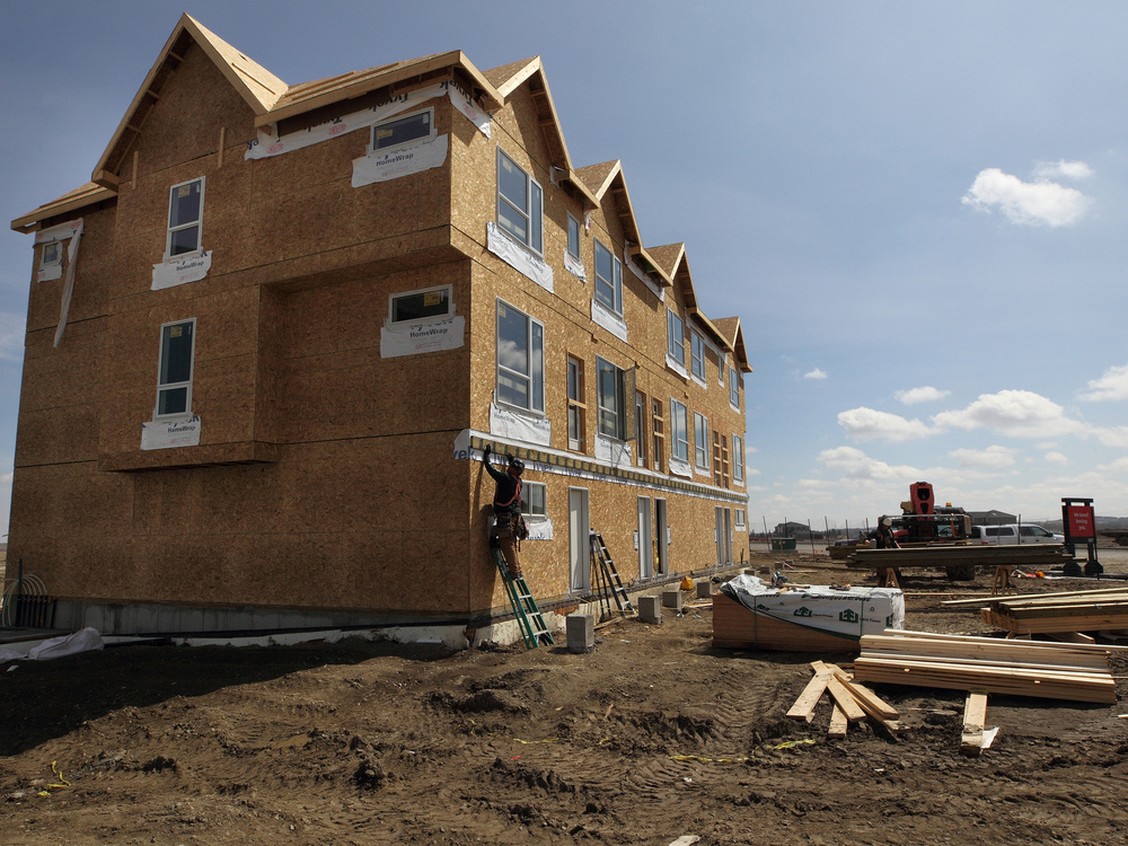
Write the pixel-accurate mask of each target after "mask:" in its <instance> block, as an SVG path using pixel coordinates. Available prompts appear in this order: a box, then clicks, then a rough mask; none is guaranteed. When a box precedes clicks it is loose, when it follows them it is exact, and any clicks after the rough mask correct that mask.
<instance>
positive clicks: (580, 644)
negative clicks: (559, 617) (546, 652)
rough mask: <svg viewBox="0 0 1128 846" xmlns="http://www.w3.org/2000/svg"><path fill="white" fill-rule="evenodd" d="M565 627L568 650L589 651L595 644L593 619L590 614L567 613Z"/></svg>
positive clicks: (576, 651)
mask: <svg viewBox="0 0 1128 846" xmlns="http://www.w3.org/2000/svg"><path fill="white" fill-rule="evenodd" d="M565 627H566V630H567V633H568V651H569V652H575V653H579V652H590V651H591V650H592V648H593V647H594V646H595V620H594V618H593V617H592V616H591V615H590V614H569V615H568V616H567V617H566V618H565Z"/></svg>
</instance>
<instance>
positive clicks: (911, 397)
mask: <svg viewBox="0 0 1128 846" xmlns="http://www.w3.org/2000/svg"><path fill="white" fill-rule="evenodd" d="M950 393H951V391H942V390H940V389H939V388H934V387H932V386H931V385H922V386H921V387H919V388H909V389H908V390H906V391H897V393H896V394H894V396H896V397H897V399H898V401H899V402H901V403H903V404H905V405H916V404H917V403H922V402H935V401H936V400H942V399H944V397H946V396H948V394H950Z"/></svg>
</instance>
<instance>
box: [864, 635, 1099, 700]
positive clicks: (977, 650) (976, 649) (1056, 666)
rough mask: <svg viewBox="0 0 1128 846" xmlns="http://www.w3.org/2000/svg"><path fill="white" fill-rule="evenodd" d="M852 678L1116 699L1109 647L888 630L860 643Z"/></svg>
mask: <svg viewBox="0 0 1128 846" xmlns="http://www.w3.org/2000/svg"><path fill="white" fill-rule="evenodd" d="M854 677H855V678H856V679H857V680H859V681H866V682H879V683H886V684H901V685H910V686H914V687H936V688H942V689H946V690H979V691H984V692H990V693H1002V694H1008V695H1012V696H1034V697H1039V698H1044V699H1062V700H1068V701H1072V702H1099V703H1102V704H1113V703H1115V702H1116V682H1115V681H1114V680H1113V678H1112V674H1111V673H1110V672H1109V662H1108V650H1106V649H1104V648H1102V647H1100V646H1095V645H1089V644H1075V643H1045V642H1039V641H1026V640H1003V639H1000V638H991V637H969V636H962V635H943V634H933V633H931V632H910V631H903V630H894V629H887V630H886V631H885V632H884V633H882V634H880V635H865V636H863V637H862V639H861V654H860V655H859V657H858V659H857V660H856V661H855V662H854Z"/></svg>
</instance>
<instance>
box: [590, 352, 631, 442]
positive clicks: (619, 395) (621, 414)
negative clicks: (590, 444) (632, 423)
mask: <svg viewBox="0 0 1128 846" xmlns="http://www.w3.org/2000/svg"><path fill="white" fill-rule="evenodd" d="M605 371H609V372H611V373H613V375H614V377H615V403H616V405H617V408H611V407H610V406H607V405H605V404H604V390H603V373H604V372H605ZM626 393H627V392H626V378H625V373H624V371H623V368H621V367H619V365H617V364H615V363H614V362H611V361H608V360H607V359H605V358H603V357H601V356H596V357H595V405H596V420H595V428H596V431H597V432H599V434H601V435H603V436H604V437H607V438H614V439H615V440H617V441H625V440H626V439H627V428H626V427H627V396H626ZM631 401H632V402H633V398H632V400H631ZM604 415H613V420H614V431H607V429H605V428H604V424H603V421H604Z"/></svg>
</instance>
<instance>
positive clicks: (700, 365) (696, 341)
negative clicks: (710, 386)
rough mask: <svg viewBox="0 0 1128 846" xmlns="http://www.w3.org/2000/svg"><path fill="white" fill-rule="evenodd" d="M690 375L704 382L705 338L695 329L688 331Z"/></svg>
mask: <svg viewBox="0 0 1128 846" xmlns="http://www.w3.org/2000/svg"><path fill="white" fill-rule="evenodd" d="M689 347H690V373H692V374H693V377H694V378H695V379H699V380H700V381H701V382H702V383H704V382H705V338H704V337H703V336H702V335H701V333H700V332H698V331H697V330H696V329H690V330H689Z"/></svg>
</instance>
